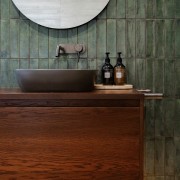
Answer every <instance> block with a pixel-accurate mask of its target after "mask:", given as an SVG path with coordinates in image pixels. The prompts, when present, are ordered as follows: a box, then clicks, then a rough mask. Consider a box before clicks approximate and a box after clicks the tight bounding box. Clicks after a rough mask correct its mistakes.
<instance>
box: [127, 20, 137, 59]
mask: <svg viewBox="0 0 180 180" xmlns="http://www.w3.org/2000/svg"><path fill="white" fill-rule="evenodd" d="M126 23H127V43H126V46H127V47H126V48H127V57H128V58H131V57H135V27H136V26H135V20H127V22H126Z"/></svg>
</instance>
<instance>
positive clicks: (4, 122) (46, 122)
mask: <svg viewBox="0 0 180 180" xmlns="http://www.w3.org/2000/svg"><path fill="white" fill-rule="evenodd" d="M0 114H1V118H0V137H1V141H0V154H1V162H2V163H1V166H0V172H1V174H0V179H8V178H9V179H11V178H12V179H13V178H15V179H30V178H35V179H48V178H49V179H118V180H119V179H123V180H142V179H143V116H144V115H143V114H144V95H143V94H141V93H139V92H137V91H136V90H114V91H113V90H95V91H91V92H69V93H63V92H60V93H23V92H22V91H20V90H18V89H17V90H16V89H11V90H8V89H1V90H0Z"/></svg>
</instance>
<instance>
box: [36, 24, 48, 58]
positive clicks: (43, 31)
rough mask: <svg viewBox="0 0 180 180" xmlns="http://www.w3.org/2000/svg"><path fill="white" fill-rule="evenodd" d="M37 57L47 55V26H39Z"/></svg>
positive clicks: (45, 56)
mask: <svg viewBox="0 0 180 180" xmlns="http://www.w3.org/2000/svg"><path fill="white" fill-rule="evenodd" d="M38 30H39V58H48V57H49V45H48V28H46V27H43V26H39V28H38Z"/></svg>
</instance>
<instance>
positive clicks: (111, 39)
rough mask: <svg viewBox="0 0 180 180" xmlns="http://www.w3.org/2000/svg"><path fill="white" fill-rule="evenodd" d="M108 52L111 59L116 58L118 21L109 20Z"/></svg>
mask: <svg viewBox="0 0 180 180" xmlns="http://www.w3.org/2000/svg"><path fill="white" fill-rule="evenodd" d="M107 51H108V52H110V57H116V52H117V51H116V20H115V19H107Z"/></svg>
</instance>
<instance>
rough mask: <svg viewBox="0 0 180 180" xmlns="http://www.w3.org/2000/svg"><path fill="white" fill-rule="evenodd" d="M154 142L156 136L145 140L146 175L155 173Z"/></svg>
mask: <svg viewBox="0 0 180 180" xmlns="http://www.w3.org/2000/svg"><path fill="white" fill-rule="evenodd" d="M154 144H155V143H154V138H152V139H147V140H145V149H144V150H145V157H144V158H145V159H144V164H145V165H144V175H146V176H148V175H149V176H153V175H154V156H155V152H154V149H155V145H154Z"/></svg>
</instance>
